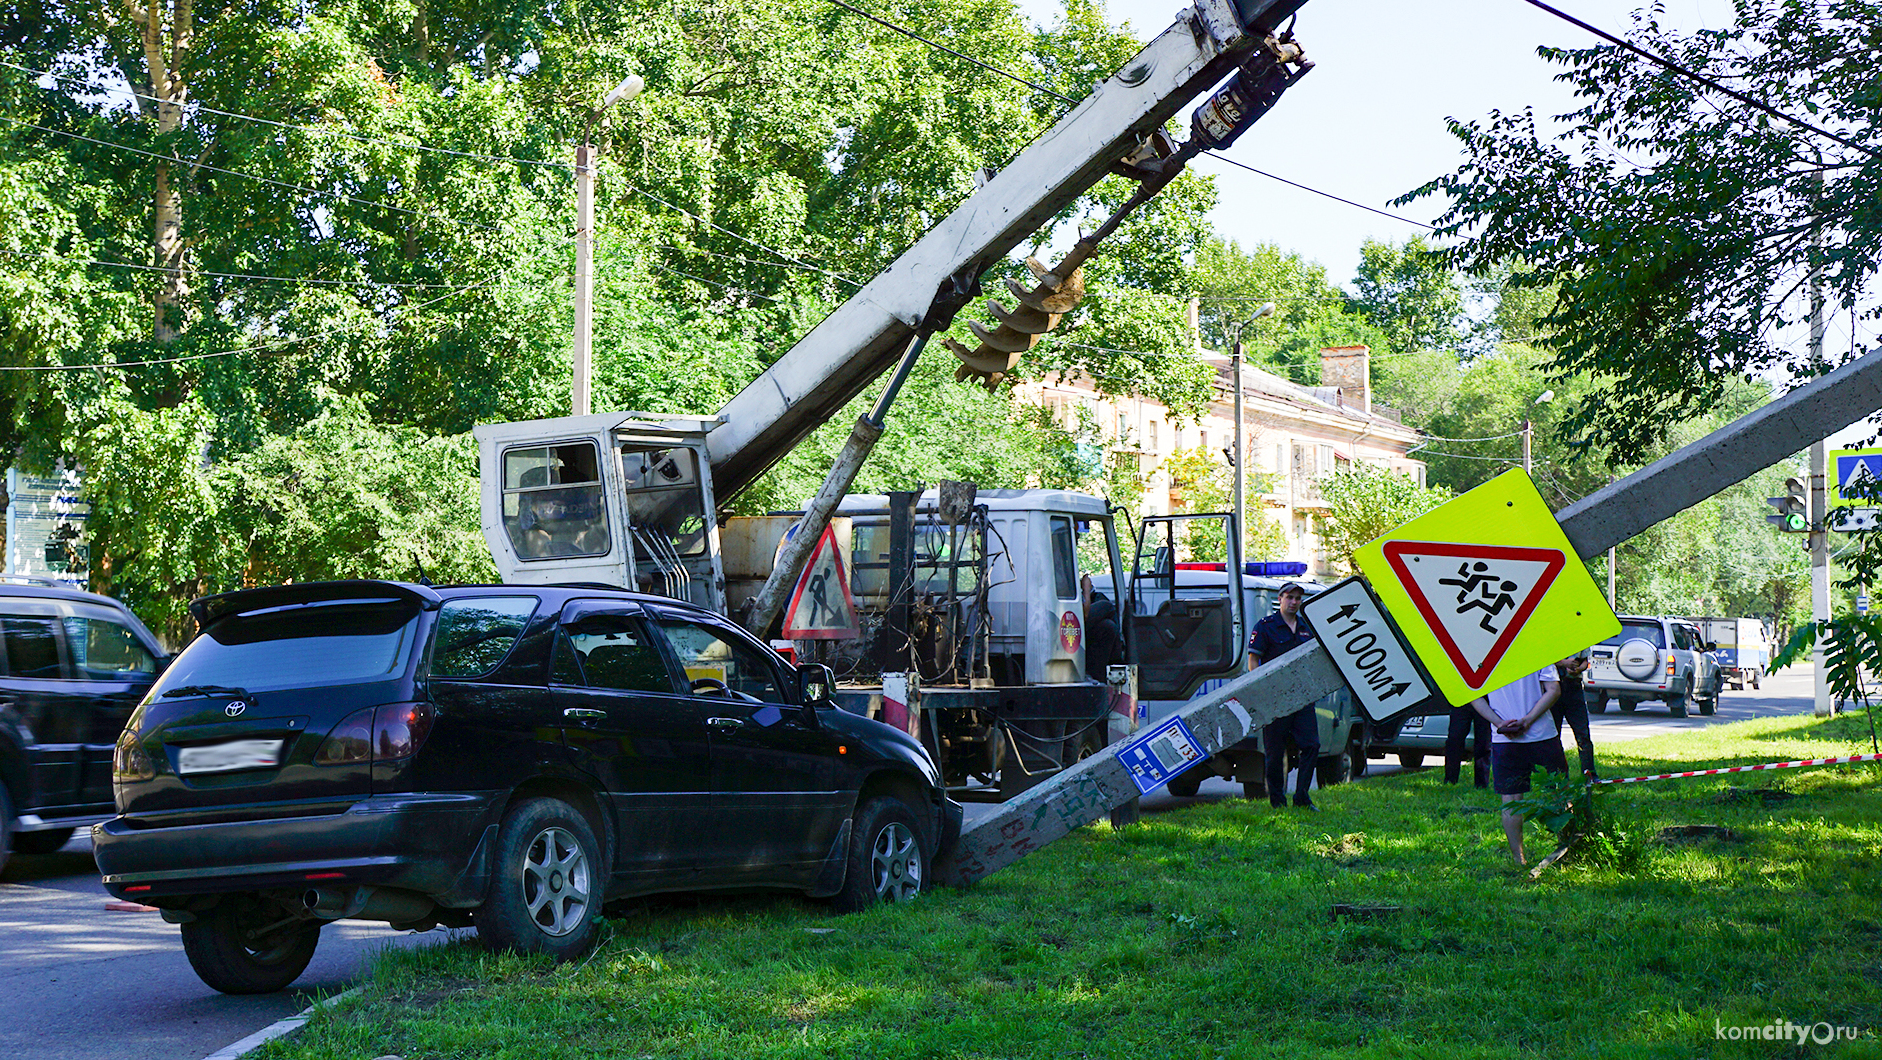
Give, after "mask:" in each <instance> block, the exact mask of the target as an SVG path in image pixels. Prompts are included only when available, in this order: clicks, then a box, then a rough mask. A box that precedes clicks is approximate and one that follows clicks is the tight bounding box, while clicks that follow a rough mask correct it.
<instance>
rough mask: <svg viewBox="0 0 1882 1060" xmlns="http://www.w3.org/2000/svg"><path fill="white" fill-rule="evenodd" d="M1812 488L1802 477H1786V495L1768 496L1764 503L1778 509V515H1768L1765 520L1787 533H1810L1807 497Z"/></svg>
mask: <svg viewBox="0 0 1882 1060" xmlns="http://www.w3.org/2000/svg"><path fill="white" fill-rule="evenodd" d="M1809 492H1810V489H1809V487H1808V486H1805V485H1804V480H1803V479H1800V478H1791V479H1786V480H1785V482H1784V496H1782V497H1766V498H1765V499H1764V503H1766V504H1768V505H1770V506H1771V507H1773V508H1776V509H1777V512H1778V513H1777V514H1776V515H1767V516H1765V517H1764V521H1765V522H1767V523H1770V524H1771V525H1772V526H1775V527H1777V528H1778V529H1779V530H1782V531H1784V532H1785V533H1787V534H1802V533H1808V532H1809V530H1810V505H1809V502H1808V500H1807V499H1806V498H1807V497H1808V495H1809Z"/></svg>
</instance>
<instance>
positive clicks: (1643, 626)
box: [1601, 622, 1666, 648]
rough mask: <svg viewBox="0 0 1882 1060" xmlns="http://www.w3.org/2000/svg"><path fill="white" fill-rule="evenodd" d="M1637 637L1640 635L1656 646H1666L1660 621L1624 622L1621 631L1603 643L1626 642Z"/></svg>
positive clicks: (1642, 638)
mask: <svg viewBox="0 0 1882 1060" xmlns="http://www.w3.org/2000/svg"><path fill="white" fill-rule="evenodd" d="M1635 637H1639V638H1640V639H1641V640H1644V641H1646V642H1647V643H1648V644H1651V645H1653V646H1654V647H1656V648H1664V647H1666V635H1665V634H1664V633H1662V632H1661V631H1660V624H1659V623H1658V622H1622V623H1621V631H1620V632H1619V633H1616V634H1614V635H1613V636H1612V637H1609V638H1608V639H1606V640H1604V641H1602V642H1601V643H1603V644H1616V645H1618V644H1625V643H1627V642H1628V641H1630V640H1633V639H1634V638H1635Z"/></svg>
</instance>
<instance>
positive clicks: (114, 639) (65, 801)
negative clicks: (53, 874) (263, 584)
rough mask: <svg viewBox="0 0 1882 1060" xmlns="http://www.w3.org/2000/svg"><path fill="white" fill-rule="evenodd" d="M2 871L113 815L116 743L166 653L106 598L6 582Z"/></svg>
mask: <svg viewBox="0 0 1882 1060" xmlns="http://www.w3.org/2000/svg"><path fill="white" fill-rule="evenodd" d="M0 640H4V646H5V650H4V651H3V652H0V869H4V868H5V867H6V863H7V859H8V858H9V857H10V856H11V855H12V854H13V853H14V852H15V851H17V852H19V853H21V854H49V853H51V852H53V851H55V850H57V849H59V848H60V847H62V846H64V845H65V842H66V840H68V839H70V838H72V831H73V830H74V829H75V828H78V827H81V826H85V825H91V824H95V823H97V822H99V821H102V820H105V819H107V818H109V817H110V816H111V748H112V745H113V744H114V743H116V742H117V739H118V733H119V732H120V731H122V730H123V728H124V719H125V718H128V717H130V714H131V708H133V707H135V706H136V705H137V701H138V700H140V699H142V698H144V693H145V692H146V691H148V690H149V688H150V684H151V682H152V681H155V680H156V679H157V672H158V671H159V670H160V669H161V668H162V667H163V664H164V662H165V661H166V658H165V656H164V654H163V649H162V648H160V647H158V645H157V638H155V637H153V636H151V635H150V630H148V629H145V628H144V624H143V623H142V622H139V621H138V620H137V616H135V615H133V614H131V613H130V611H128V610H126V609H125V607H124V605H123V604H120V603H118V602H117V601H116V600H113V599H111V598H110V597H108V596H99V595H97V594H95V593H88V592H83V591H80V590H78V589H67V588H60V587H56V586H52V585H13V584H0Z"/></svg>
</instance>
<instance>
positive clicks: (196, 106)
mask: <svg viewBox="0 0 1882 1060" xmlns="http://www.w3.org/2000/svg"><path fill="white" fill-rule="evenodd" d="M0 66H5V67H10V68H11V69H14V70H18V71H20V72H22V73H28V74H32V75H34V76H36V77H50V78H52V79H53V80H55V81H64V82H65V83H67V84H76V85H83V86H85V87H86V88H90V89H93V90H95V91H99V92H123V93H127V94H129V95H131V96H134V97H136V98H138V99H147V100H150V101H151V102H153V103H163V102H166V101H165V100H164V99H162V98H161V97H158V96H151V95H146V94H144V93H142V92H139V91H137V90H136V89H133V88H113V87H111V86H109V85H100V84H97V83H96V82H93V81H89V80H87V79H85V78H82V77H67V76H65V75H63V74H55V73H53V72H52V71H50V70H35V69H33V68H32V67H30V66H21V65H20V64H19V63H10V62H7V61H6V60H5V59H0ZM186 105H187V106H188V107H189V108H190V109H192V110H196V111H201V112H202V113H204V114H214V115H216V116H218V117H222V118H236V119H238V120H241V121H252V122H255V123H257V124H260V125H270V126H273V127H275V128H277V129H293V130H295V131H297V132H304V133H311V134H315V135H320V136H343V137H345V138H346V139H349V140H357V141H359V142H360V143H367V144H383V145H385V146H387V147H398V148H403V149H404V150H407V151H427V152H431V153H433V154H440V155H453V156H455V157H457V158H470V159H475V160H477V161H480V162H514V163H516V164H517V165H520V166H543V167H546V168H549V169H560V170H564V171H568V172H573V171H574V168H575V167H574V166H573V165H572V164H570V163H567V162H544V161H543V160H541V159H539V158H517V157H515V156H513V155H485V154H478V153H477V152H475V151H459V150H456V149H454V148H450V147H433V146H431V145H429V144H420V143H402V142H400V141H398V140H387V139H384V138H382V137H378V136H367V135H365V134H364V133H354V132H347V131H346V130H344V129H333V128H328V127H325V126H317V125H297V124H295V123H293V122H288V121H276V120H275V119H273V118H262V117H257V116H255V115H253V114H242V113H239V112H237V111H232V110H217V109H216V108H214V107H210V106H205V105H204V104H201V103H196V102H191V103H188V104H186Z"/></svg>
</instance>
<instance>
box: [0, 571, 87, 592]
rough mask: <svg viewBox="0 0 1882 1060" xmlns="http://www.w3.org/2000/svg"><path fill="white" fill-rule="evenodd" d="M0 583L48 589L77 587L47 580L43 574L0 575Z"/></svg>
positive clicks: (50, 579)
mask: <svg viewBox="0 0 1882 1060" xmlns="http://www.w3.org/2000/svg"><path fill="white" fill-rule="evenodd" d="M0 583H9V584H14V585H40V586H44V587H45V588H48V589H76V588H78V586H76V585H71V584H68V583H66V582H62V581H59V580H58V579H57V578H48V577H46V576H45V575H43V574H0Z"/></svg>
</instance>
